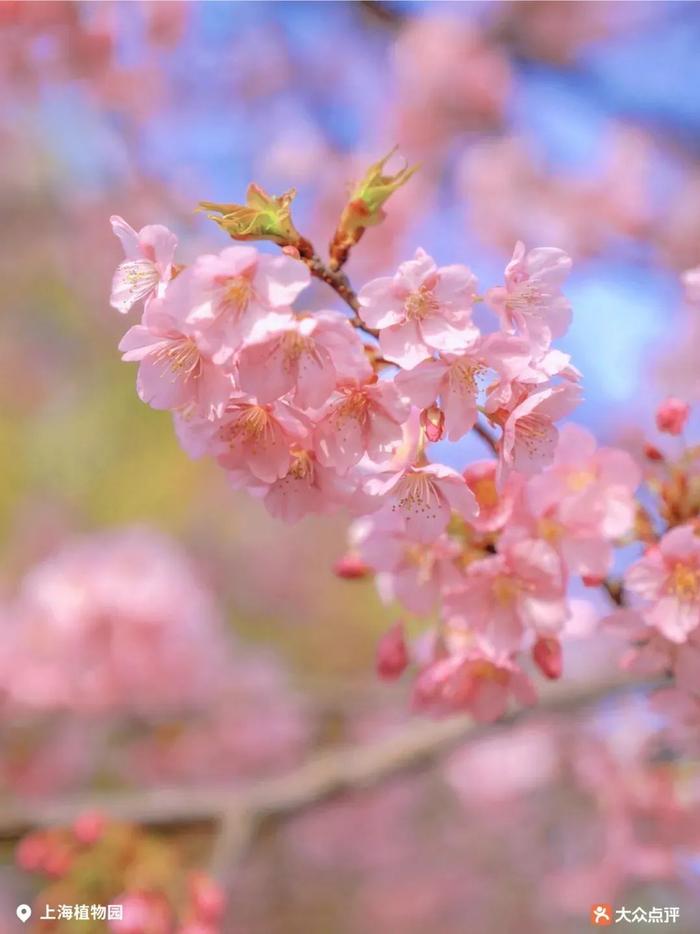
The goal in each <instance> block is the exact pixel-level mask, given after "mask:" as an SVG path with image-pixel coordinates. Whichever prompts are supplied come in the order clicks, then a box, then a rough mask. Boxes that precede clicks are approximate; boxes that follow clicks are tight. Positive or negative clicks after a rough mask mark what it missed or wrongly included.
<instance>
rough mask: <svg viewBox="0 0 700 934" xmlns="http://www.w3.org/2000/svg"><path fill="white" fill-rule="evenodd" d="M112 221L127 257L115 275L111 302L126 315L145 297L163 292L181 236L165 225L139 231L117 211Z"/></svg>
mask: <svg viewBox="0 0 700 934" xmlns="http://www.w3.org/2000/svg"><path fill="white" fill-rule="evenodd" d="M110 223H111V224H112V230H113V231H114V233H115V234H116V235H117V237H119V239H120V241H121V244H122V246H123V248H124V255H125V256H126V259H125V260H124V262H123V263H120V264H119V266H117V271H116V272H115V274H114V279H113V280H112V294H111V297H110V303H111V305H112V307H113V308H116V309H117V311H120V312H122V314H126V312H128V311H130V310H131V308H132V307H133V306H134V305H135V304H136V302H138V301H140V300H141V299H148V298H150V297H152V296H154V295H159V294H163V288H164V286H165V284H166V283H167V282H168V281H169V280H170V279H171V278H172V275H173V257H174V255H175V249H176V247H177V239H176V237H175V235H174V234H173V233H171V232H170V231H169V230H168V228H167V227H163V226H162V225H161V224H151V225H149V226H148V227H142V228H141V230H139V231H138V233H137V232H136V231H135V230H134V229H133V228H132V227H130V226H129V225H128V224H127V222H126V221H125V220H124V218H122V217H119V216H117V215H116V214H115V215H114V216H113V217H111V218H110Z"/></svg>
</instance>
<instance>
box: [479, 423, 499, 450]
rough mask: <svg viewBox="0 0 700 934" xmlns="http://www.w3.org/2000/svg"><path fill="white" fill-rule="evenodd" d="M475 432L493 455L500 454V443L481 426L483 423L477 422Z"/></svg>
mask: <svg viewBox="0 0 700 934" xmlns="http://www.w3.org/2000/svg"><path fill="white" fill-rule="evenodd" d="M474 431H475V432H476V433H477V434H478V436H479V437H480V438H481V440H482V441H484V442H485V443H486V444H487V445H488V446H489V448H490V449H491V451H492V453H493V454H498V442H497V441H496V439H495V438H494V437H493V435H492V434H491V432H490V431H488V429H487V428H485V427H484V426H483V425H482V424H481V422H476V424H475V425H474Z"/></svg>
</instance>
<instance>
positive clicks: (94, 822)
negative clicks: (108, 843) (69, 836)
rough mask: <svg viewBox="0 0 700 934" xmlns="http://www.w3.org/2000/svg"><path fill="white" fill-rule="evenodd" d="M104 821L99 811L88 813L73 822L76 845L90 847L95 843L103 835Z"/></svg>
mask: <svg viewBox="0 0 700 934" xmlns="http://www.w3.org/2000/svg"><path fill="white" fill-rule="evenodd" d="M106 823H107V822H106V820H105V818H104V817H103V816H102V814H100V813H99V811H88V812H87V813H85V814H81V816H80V817H79V818H78V819H77V820H76V821H75V823H74V824H73V834H74V835H75V839H76V840H77V841H78V843H82V844H83V845H84V846H91V845H92V844H93V843H97V841H98V840H99V839H100V837H101V836H102V834H103V833H104V830H105V826H106Z"/></svg>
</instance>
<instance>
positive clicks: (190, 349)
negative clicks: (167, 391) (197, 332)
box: [155, 337, 200, 379]
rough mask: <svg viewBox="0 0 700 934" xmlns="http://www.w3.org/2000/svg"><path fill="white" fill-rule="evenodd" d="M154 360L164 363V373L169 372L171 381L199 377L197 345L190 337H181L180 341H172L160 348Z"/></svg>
mask: <svg viewBox="0 0 700 934" xmlns="http://www.w3.org/2000/svg"><path fill="white" fill-rule="evenodd" d="M155 356H156V358H157V359H158V360H160V361H162V362H164V363H165V370H164V372H170V373H172V375H173V379H179V378H184V379H187V378H188V377H190V376H191V377H192V378H193V379H198V377H199V364H200V357H199V350H198V349H197V345H196V344H195V342H194V341H193V340H192V338H190V337H183V338H182V339H181V340H178V341H172V342H171V343H170V344H168V345H167V346H165V347H161V349H160V350H158V351H157V352H156V354H155Z"/></svg>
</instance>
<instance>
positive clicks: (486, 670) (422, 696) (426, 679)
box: [413, 650, 536, 722]
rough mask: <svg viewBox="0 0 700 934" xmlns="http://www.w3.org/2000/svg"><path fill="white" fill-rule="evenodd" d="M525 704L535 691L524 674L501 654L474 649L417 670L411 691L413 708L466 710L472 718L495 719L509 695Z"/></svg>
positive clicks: (447, 711) (445, 711)
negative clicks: (496, 654)
mask: <svg viewBox="0 0 700 934" xmlns="http://www.w3.org/2000/svg"><path fill="white" fill-rule="evenodd" d="M511 697H512V698H514V699H516V700H517V701H518V702H519V703H521V704H525V705H529V704H533V703H534V702H535V699H536V698H535V693H534V690H533V688H532V685H531V683H530V681H529V679H528V678H527V676H526V675H525V674H524V673H523V672H522V671H521V670H520V669H519V668H518V667H517V665H515V664H514V663H513V662H510V661H508V660H506V659H504V658H500V659H492V658H489V657H488V656H487V655H484V654H482V653H481V652H479V651H475V650H466V651H464V652H461V653H455V654H452V655H448V656H447V657H443V658H437V659H436V660H435V661H433V662H431V663H430V664H429V665H427V666H426V667H425V668H423V670H422V671H421V672H420V673H419V675H418V678H417V679H416V682H415V686H414V691H413V704H414V707H415V709H416V710H419V711H426V712H429V713H433V714H443V715H444V714H450V713H458V712H468V713H470V714H471V715H472V716H473V717H474V719H475V720H480V721H485V722H488V721H491V720H497V719H498V718H499V717H501V716H503V714H504V713H505V711H506V709H507V707H508V704H509V701H510V699H511Z"/></svg>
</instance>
